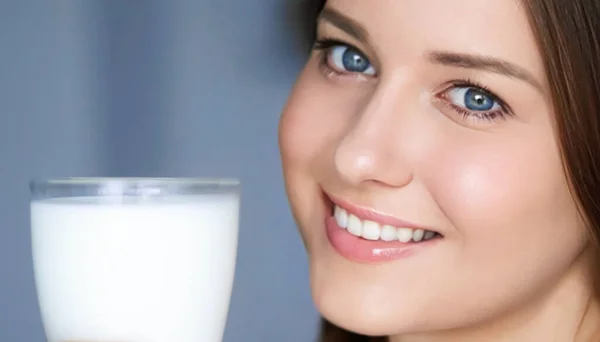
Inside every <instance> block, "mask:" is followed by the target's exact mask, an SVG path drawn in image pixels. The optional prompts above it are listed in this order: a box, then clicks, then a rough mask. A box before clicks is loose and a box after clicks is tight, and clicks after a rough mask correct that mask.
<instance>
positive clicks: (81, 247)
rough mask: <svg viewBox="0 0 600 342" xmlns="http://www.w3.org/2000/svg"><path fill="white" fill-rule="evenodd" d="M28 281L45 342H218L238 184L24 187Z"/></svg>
mask: <svg viewBox="0 0 600 342" xmlns="http://www.w3.org/2000/svg"><path fill="white" fill-rule="evenodd" d="M30 186H31V193H32V201H31V233H32V249H33V262H34V270H35V281H36V286H37V292H38V300H39V305H40V310H41V315H42V319H43V323H44V328H45V331H46V336H47V339H48V341H49V342H67V341H78V342H79V341H94V342H218V341H221V340H222V337H223V331H224V329H225V323H226V320H227V312H228V309H229V300H230V295H231V290H232V285H233V279H234V268H235V260H236V251H237V241H238V217H239V206H240V184H239V183H238V182H237V181H236V180H227V179H174V178H165V179H161V178H155V179H153V178H141V179H140V178H136V179H128V178H67V179H55V180H38V181H32V182H31V184H30Z"/></svg>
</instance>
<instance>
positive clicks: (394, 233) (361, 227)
mask: <svg viewBox="0 0 600 342" xmlns="http://www.w3.org/2000/svg"><path fill="white" fill-rule="evenodd" d="M334 217H335V221H336V223H337V225H338V226H340V228H343V229H348V232H349V233H350V234H352V235H355V236H359V237H362V238H363V239H366V240H383V241H400V242H404V243H408V242H410V241H414V242H420V241H426V240H430V239H432V238H434V237H435V236H436V234H435V233H434V232H432V231H428V230H427V231H426V230H423V229H414V230H413V229H410V228H404V227H400V228H396V227H393V226H389V225H383V226H382V225H380V224H379V223H377V222H373V221H368V220H365V221H361V220H360V219H359V218H358V217H356V216H355V215H352V214H348V212H347V211H346V210H345V209H342V208H340V207H338V206H335V208H334Z"/></svg>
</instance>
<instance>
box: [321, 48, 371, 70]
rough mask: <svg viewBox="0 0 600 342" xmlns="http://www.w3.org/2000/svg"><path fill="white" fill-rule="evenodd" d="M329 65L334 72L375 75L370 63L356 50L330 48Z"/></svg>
mask: <svg viewBox="0 0 600 342" xmlns="http://www.w3.org/2000/svg"><path fill="white" fill-rule="evenodd" d="M329 63H331V64H333V65H332V67H333V68H335V69H336V70H340V71H344V72H351V73H360V74H365V75H369V76H373V75H375V68H373V66H372V65H371V62H369V60H368V59H367V58H366V57H365V56H364V55H363V54H362V53H361V52H360V51H358V50H356V49H354V48H352V47H349V46H345V45H338V46H334V47H332V48H331V50H330V52H329Z"/></svg>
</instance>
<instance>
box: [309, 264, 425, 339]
mask: <svg viewBox="0 0 600 342" xmlns="http://www.w3.org/2000/svg"><path fill="white" fill-rule="evenodd" d="M332 257H334V256H332ZM335 262H336V263H337V264H336V265H335V266H333V265H332V264H331V263H330V262H328V261H325V260H323V259H312V261H311V265H310V267H311V291H312V296H313V300H314V303H315V306H316V308H317V310H318V311H319V312H320V314H321V315H322V316H323V317H324V318H325V319H327V320H328V321H329V322H331V323H332V324H334V325H336V326H338V327H340V328H343V329H345V330H348V331H351V332H354V333H357V334H361V335H367V336H389V335H397V334H404V333H413V332H417V331H419V330H420V328H423V324H420V322H419V321H421V320H420V317H423V313H420V312H417V311H416V310H408V309H409V308H416V307H419V306H416V305H418V304H417V302H419V301H420V299H419V297H420V295H419V294H418V293H414V294H411V293H406V294H405V295H404V296H399V295H398V294H399V293H401V292H402V289H400V288H396V287H394V286H391V287H390V286H384V285H382V284H385V282H383V283H382V282H381V279H380V278H379V282H377V281H375V280H373V281H369V280H366V281H365V277H369V273H371V272H363V271H364V270H361V267H360V265H355V264H354V265H352V264H350V263H348V262H345V261H344V260H335ZM344 269H345V272H344ZM342 272H344V273H346V272H347V273H346V274H344V275H342ZM370 275H373V274H370ZM366 279H368V278H366ZM371 279H378V278H377V277H375V278H371ZM396 290H397V291H396ZM421 297H422V296H421ZM421 323H422V322H421Z"/></svg>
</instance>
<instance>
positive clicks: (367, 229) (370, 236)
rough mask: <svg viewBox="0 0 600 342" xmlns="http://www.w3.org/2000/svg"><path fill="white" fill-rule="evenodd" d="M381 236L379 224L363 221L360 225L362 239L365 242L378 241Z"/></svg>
mask: <svg viewBox="0 0 600 342" xmlns="http://www.w3.org/2000/svg"><path fill="white" fill-rule="evenodd" d="M380 236H381V227H380V226H379V223H375V222H373V221H364V222H363V225H362V237H363V238H365V239H367V240H379V237H380Z"/></svg>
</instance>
